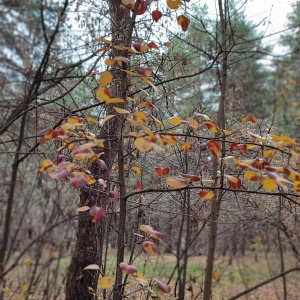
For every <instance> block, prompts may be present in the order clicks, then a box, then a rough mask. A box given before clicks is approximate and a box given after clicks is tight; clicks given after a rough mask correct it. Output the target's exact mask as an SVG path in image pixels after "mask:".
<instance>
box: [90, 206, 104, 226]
mask: <svg viewBox="0 0 300 300" xmlns="http://www.w3.org/2000/svg"><path fill="white" fill-rule="evenodd" d="M90 215H91V221H92V222H95V223H96V222H100V221H102V220H103V219H104V218H105V216H106V212H105V210H104V209H103V208H102V207H98V206H96V205H94V206H93V207H91V209H90Z"/></svg>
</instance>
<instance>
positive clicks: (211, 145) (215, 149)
mask: <svg viewBox="0 0 300 300" xmlns="http://www.w3.org/2000/svg"><path fill="white" fill-rule="evenodd" d="M206 147H207V148H208V149H209V150H210V151H211V153H212V154H213V155H214V156H215V157H217V158H219V157H220V154H221V146H220V145H219V143H218V142H217V141H216V140H214V139H212V140H210V141H209V142H207V143H206Z"/></svg>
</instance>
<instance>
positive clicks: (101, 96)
mask: <svg viewBox="0 0 300 300" xmlns="http://www.w3.org/2000/svg"><path fill="white" fill-rule="evenodd" d="M96 97H97V98H98V100H99V101H108V100H109V99H110V94H109V90H108V89H106V88H99V89H97V91H96Z"/></svg>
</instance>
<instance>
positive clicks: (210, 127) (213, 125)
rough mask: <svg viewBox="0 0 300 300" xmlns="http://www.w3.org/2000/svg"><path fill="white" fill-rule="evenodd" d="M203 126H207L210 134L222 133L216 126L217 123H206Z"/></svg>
mask: <svg viewBox="0 0 300 300" xmlns="http://www.w3.org/2000/svg"><path fill="white" fill-rule="evenodd" d="M202 124H203V125H205V126H206V127H207V129H208V130H209V131H210V132H215V133H217V132H220V129H219V127H218V125H217V124H216V122H209V121H205V122H203V123H202Z"/></svg>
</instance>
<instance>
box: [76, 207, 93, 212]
mask: <svg viewBox="0 0 300 300" xmlns="http://www.w3.org/2000/svg"><path fill="white" fill-rule="evenodd" d="M89 209H90V207H89V206H80V207H78V208H76V210H77V211H79V212H80V211H87V210H89Z"/></svg>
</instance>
